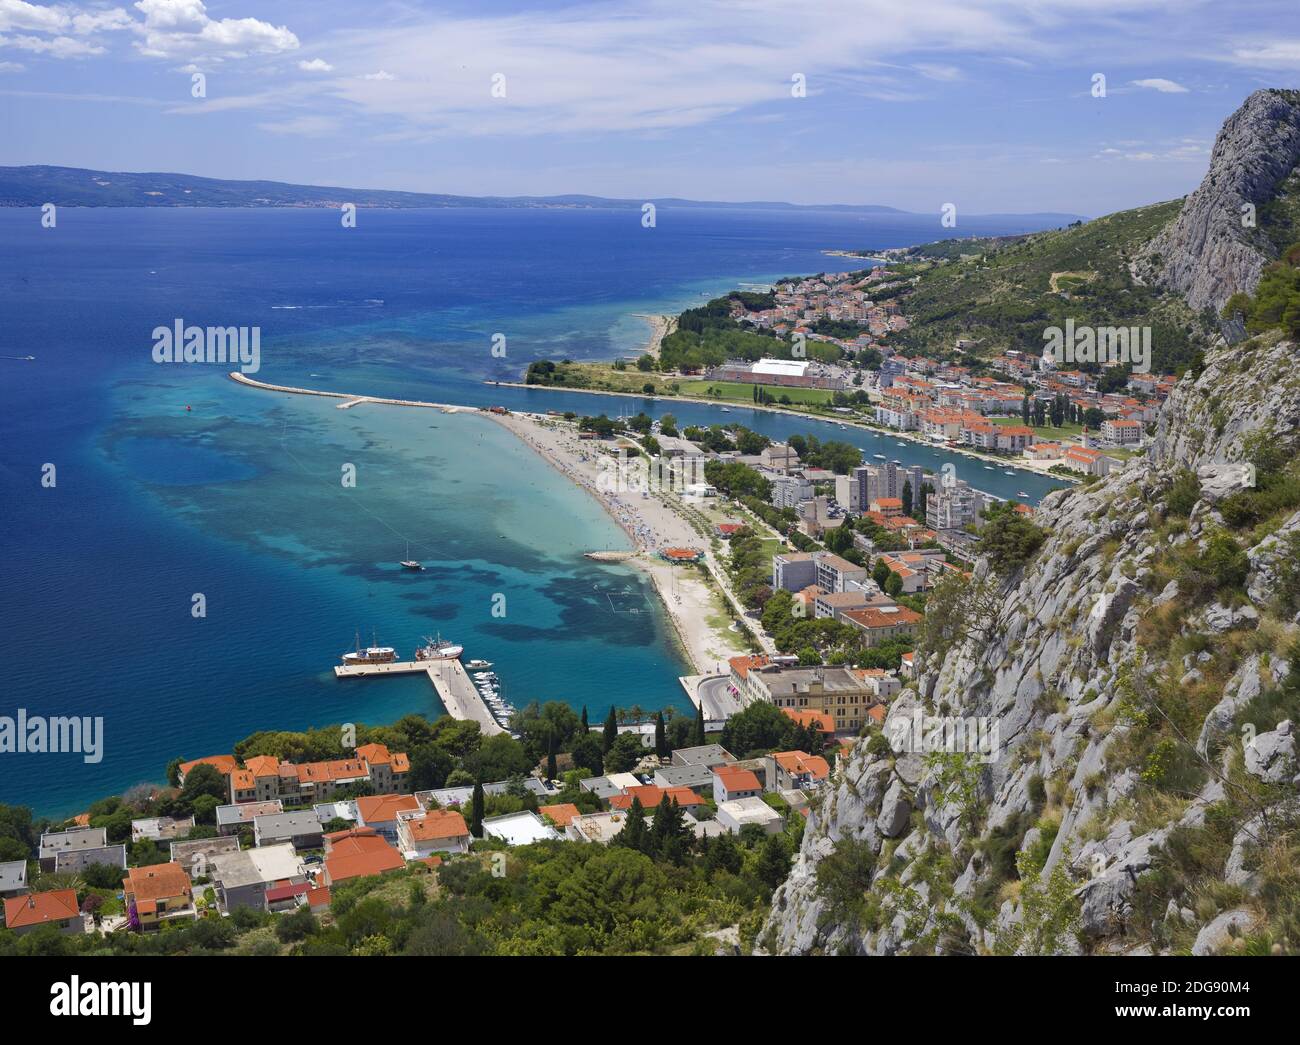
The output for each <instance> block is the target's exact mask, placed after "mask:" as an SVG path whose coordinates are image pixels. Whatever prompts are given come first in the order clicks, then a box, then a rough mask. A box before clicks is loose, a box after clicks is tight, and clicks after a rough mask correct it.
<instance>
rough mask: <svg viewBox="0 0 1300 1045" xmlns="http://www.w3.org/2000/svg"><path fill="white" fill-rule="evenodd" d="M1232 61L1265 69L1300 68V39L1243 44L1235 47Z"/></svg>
mask: <svg viewBox="0 0 1300 1045" xmlns="http://www.w3.org/2000/svg"><path fill="white" fill-rule="evenodd" d="M1230 61H1234V62H1236V63H1238V64H1240V65H1252V66H1259V67H1261V68H1264V69H1300V39H1295V38H1291V39H1286V40H1267V41H1259V42H1255V43H1250V44H1241V45H1239V46H1237V47H1235V48H1234V49H1233V51H1232V57H1231V59H1230Z"/></svg>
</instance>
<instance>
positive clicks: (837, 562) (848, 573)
mask: <svg viewBox="0 0 1300 1045" xmlns="http://www.w3.org/2000/svg"><path fill="white" fill-rule="evenodd" d="M813 564H814V568H815V569H816V576H815V577H814V578H813V583H814V584H816V585H817V587H819V588H821V590H822V591H824V592H830V593H838V592H845V591H849V590H850V584H851V583H852V582H857V583H864V582H865V581H866V579H867V568H866V567H865V566H856V565H854V564H853V563H851V562H849V560H848V559H842V558H840V556H838V555H835V554H833V553H832V552H814V553H813Z"/></svg>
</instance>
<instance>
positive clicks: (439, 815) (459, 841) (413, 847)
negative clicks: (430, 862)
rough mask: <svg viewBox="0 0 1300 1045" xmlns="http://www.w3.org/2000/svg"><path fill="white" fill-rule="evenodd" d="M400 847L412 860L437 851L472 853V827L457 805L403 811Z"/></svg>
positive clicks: (400, 818) (405, 855) (399, 826)
mask: <svg viewBox="0 0 1300 1045" xmlns="http://www.w3.org/2000/svg"><path fill="white" fill-rule="evenodd" d="M397 848H398V849H399V850H401V853H402V855H403V856H404V857H406V859H408V860H423V859H425V858H426V857H430V856H433V855H434V854H435V853H468V852H469V827H468V826H467V825H466V823H465V818H464V817H463V816H461V815H460V813H459V812H457V811H456V810H455V809H430V810H428V811H427V812H426V811H425V810H420V811H419V812H418V813H416V812H411V811H409V810H408V811H404V812H400V813H398V814H397Z"/></svg>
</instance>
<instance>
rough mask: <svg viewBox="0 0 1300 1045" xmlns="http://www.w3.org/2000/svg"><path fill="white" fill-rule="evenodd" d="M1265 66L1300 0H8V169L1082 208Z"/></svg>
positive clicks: (3, 86)
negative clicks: (1098, 90) (799, 87)
mask: <svg viewBox="0 0 1300 1045" xmlns="http://www.w3.org/2000/svg"><path fill="white" fill-rule="evenodd" d="M195 73H201V74H203V75H204V76H205V77H206V85H205V86H206V96H205V97H202V98H195V97H192V94H191V88H192V78H193V75H194V74H195ZM1098 73H1100V74H1103V75H1104V76H1105V78H1106V94H1105V97H1094V96H1093V93H1092V85H1093V76H1094V75H1095V74H1098ZM796 74H802V75H803V77H804V78H805V83H806V92H805V95H804V96H803V97H796V96H795V93H796V92H795V91H794V90H793V89H792V88H793V85H794V81H793V78H794V77H795V76H796ZM494 77H495V78H497V79H496V83H497V84H498V85H500V84H503V85H504V97H499V96H498V97H494V96H493V90H492V87H493V82H494ZM1265 86H1290V87H1295V86H1300V5H1298V4H1297V3H1296V0H1277V2H1274V0H1268V2H1256V0H1241V2H1238V0H1233V2H1223V0H1220V2H1213V3H1212V2H1199V0H1188V2H1177V0H1174V2H1170V0H1033V2H1025V3H1019V2H1012V0H852V2H842V0H805V2H798V0H728V2H716V0H627V2H625V0H604V2H599V3H573V4H571V3H562V2H558V0H551V2H545V3H543V2H531V3H521V2H502V3H493V4H490V5H488V4H484V3H482V2H481V0H480V2H477V3H464V2H451V3H439V2H432V3H417V2H403V3H384V2H380V3H370V2H355V0H353V2H335V0H283V2H278V0H220V2H218V0H213V2H211V3H207V4H205V3H203V2H201V0H139V2H137V3H123V4H114V3H112V2H89V0H87V2H82V3H73V2H68V3H51V4H39V3H34V2H31V3H29V2H26V0H0V132H3V133H2V134H0V164H3V165H13V164H29V163H50V164H61V165H68V166H81V167H94V168H101V169H107V170H132V171H144V170H163V171H180V172H184V173H191V174H202V175H208V176H212V177H222V178H271V179H275V180H282V181H295V182H304V183H315V184H332V185H346V186H355V187H366V188H393V189H412V190H421V191H429V192H450V193H463V194H468V195H488V194H510V195H515V194H528V195H546V194H556V193H566V192H585V193H593V194H597V195H604V196H618V197H626V198H634V199H639V198H646V197H662V196H685V197H690V198H694V199H720V200H754V199H768V200H787V201H790V202H795V203H881V204H887V205H891V206H896V207H902V208H905V209H908V210H918V211H937V210H938V209H939V208H940V207H941V206H942V205H943V204H944V203H948V202H952V203H955V204H956V205H957V206H958V208H959V211H963V210H964V211H965V212H966V213H979V212H985V213H987V212H993V211H1019V212H1023V211H1041V210H1055V211H1068V212H1073V213H1081V214H1088V215H1096V214H1101V213H1106V212H1109V211H1113V210H1117V209H1121V208H1124V207H1128V206H1134V205H1138V204H1143V203H1150V202H1154V201H1157V200H1162V199H1169V198H1172V197H1175V196H1178V195H1181V194H1183V193H1185V192H1187V191H1189V190H1190V189H1192V188H1194V187H1195V185H1196V184H1197V183H1198V182H1199V181H1200V178H1201V176H1202V174H1203V173H1204V171H1205V166H1206V164H1207V162H1208V160H1209V152H1210V148H1211V146H1212V144H1213V140H1214V135H1215V133H1216V131H1217V130H1218V128H1219V125H1220V124H1221V122H1222V121H1223V119H1224V117H1226V116H1227V115H1228V114H1229V113H1231V112H1232V110H1233V109H1235V108H1236V107H1237V106H1238V105H1239V104H1240V103H1241V101H1242V100H1243V99H1244V98H1245V97H1246V95H1247V94H1249V93H1250V92H1251V91H1252V90H1255V89H1257V88H1259V87H1265ZM497 93H498V95H499V94H500V93H501V91H500V90H499V89H498V92H497Z"/></svg>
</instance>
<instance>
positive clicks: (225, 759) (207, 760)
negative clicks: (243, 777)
mask: <svg viewBox="0 0 1300 1045" xmlns="http://www.w3.org/2000/svg"><path fill="white" fill-rule="evenodd" d="M195 766H211V767H212V768H213V769H215V770H216V771H217V772H218V773H220V774H221V775H222V776H224V777H228V776H230V774H231V773H233V772H234V771H235V770H236V769H238V768H239V763H238V762H236V761H235V756H234V755H207V756H206V757H204V758H196V759H193V760H192V761H189V762H182V763H181V764H180V767H179V768H178V769H177V770H176V776H177V783H178V784H179V785H180V786H181V787H184V786H185V778H186V777H187V776H189V773H190V770H191V769H193V768H194V767H195Z"/></svg>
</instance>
